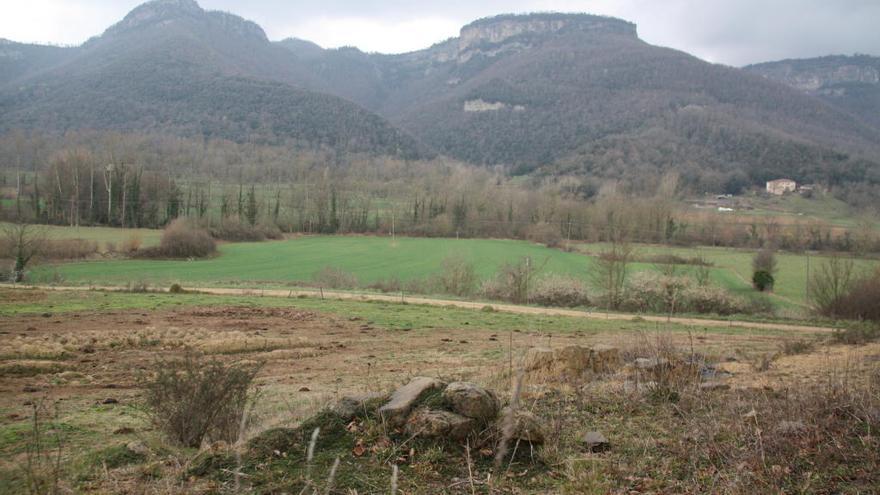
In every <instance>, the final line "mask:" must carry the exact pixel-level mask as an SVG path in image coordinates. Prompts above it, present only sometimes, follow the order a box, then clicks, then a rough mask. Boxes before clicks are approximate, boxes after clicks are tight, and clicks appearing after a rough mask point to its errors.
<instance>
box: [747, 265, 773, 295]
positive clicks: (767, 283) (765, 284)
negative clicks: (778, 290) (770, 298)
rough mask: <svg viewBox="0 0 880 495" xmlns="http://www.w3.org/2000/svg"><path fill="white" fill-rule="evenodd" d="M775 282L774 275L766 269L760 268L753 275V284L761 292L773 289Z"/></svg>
mask: <svg viewBox="0 0 880 495" xmlns="http://www.w3.org/2000/svg"><path fill="white" fill-rule="evenodd" d="M775 282H776V281H775V280H774V278H773V275H772V274H771V273H770V272H768V271H766V270H758V271H756V272H755V273H754V275H752V285H753V286H754V287H755V288H756V289H758V290H759V291H761V292H764V291H769V290H773V284H774V283H775Z"/></svg>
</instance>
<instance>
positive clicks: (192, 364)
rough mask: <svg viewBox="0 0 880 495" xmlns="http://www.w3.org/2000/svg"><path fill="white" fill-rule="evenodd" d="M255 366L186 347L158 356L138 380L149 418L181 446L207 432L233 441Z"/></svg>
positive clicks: (214, 437) (195, 443) (247, 400)
mask: <svg viewBox="0 0 880 495" xmlns="http://www.w3.org/2000/svg"><path fill="white" fill-rule="evenodd" d="M261 366H262V365H261V364H260V363H253V362H249V363H231V364H229V363H224V362H222V361H219V360H217V359H206V358H203V357H201V356H199V355H196V354H193V353H191V352H187V353H186V354H185V355H184V357H183V358H181V359H178V360H171V361H159V362H157V363H156V367H155V369H154V371H153V374H152V375H151V376H149V377H145V378H143V379H142V383H141V385H142V387H143V389H144V395H145V399H144V401H145V406H146V409H147V411H148V412H149V415H150V419H151V420H152V422H153V424H154V425H155V426H156V427H157V428H158V429H159V430H161V431H162V432H163V433H165V435H167V436H168V438H169V439H170V440H171V441H172V442H174V443H177V444H180V445H183V446H186V447H198V446H199V445H201V443H202V441H203V440H205V439H206V438H207V437H210V438H211V439H212V440H223V441H226V442H233V441H235V440H236V439H237V438H238V437H239V432H240V429H241V424H242V421H243V418H244V415H245V412H246V410H247V409H248V407H249V405H250V404H251V402H252V401H253V396H252V394H251V390H250V389H251V384H252V383H253V381H254V378H255V377H256V375H257V372H258V371H259V370H260V368H261Z"/></svg>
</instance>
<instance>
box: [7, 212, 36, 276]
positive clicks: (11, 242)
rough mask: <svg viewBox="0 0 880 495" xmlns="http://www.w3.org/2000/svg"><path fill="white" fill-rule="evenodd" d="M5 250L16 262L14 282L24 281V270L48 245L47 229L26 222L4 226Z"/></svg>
mask: <svg viewBox="0 0 880 495" xmlns="http://www.w3.org/2000/svg"><path fill="white" fill-rule="evenodd" d="M2 232H3V243H4V244H5V246H4V248H5V249H4V250H5V251H7V252H8V255H9V256H10V257H11V258H12V259H13V260H14V263H13V265H12V280H13V281H14V282H16V283H18V282H21V281H23V280H24V269H25V267H27V264H28V263H29V262H30V261H31V259H33V257H34V256H36V255H38V254H39V253H40V251H41V250H42V249H43V247H44V245H45V243H46V229H45V227H42V226H38V225H32V224H28V223H24V222H17V223H7V224H3V227H2Z"/></svg>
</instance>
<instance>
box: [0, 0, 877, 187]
mask: <svg viewBox="0 0 880 495" xmlns="http://www.w3.org/2000/svg"><path fill="white" fill-rule="evenodd" d="M859 60H861V59H859ZM0 64H2V65H0V67H4V68H6V67H8V68H10V69H9V71H8V73H9V74H11V75H8V76H6V82H5V83H4V82H3V81H2V80H0V131H5V132H8V131H12V130H14V129H25V130H29V129H30V130H34V129H39V130H43V131H48V132H67V131H72V130H87V129H90V130H99V131H124V132H134V133H143V132H146V133H149V134H171V135H177V136H180V135H182V136H186V137H191V138H195V139H208V140H212V139H220V140H228V141H233V142H237V143H250V144H254V145H285V146H287V145H290V146H295V147H299V148H309V149H326V150H333V151H335V152H338V153H341V154H342V155H344V154H345V153H351V152H354V153H370V154H373V155H392V156H396V157H402V158H417V157H431V156H433V155H435V154H439V155H444V156H447V157H450V158H454V159H456V160H459V161H462V162H466V163H469V164H473V165H490V166H500V167H501V168H502V169H503V170H505V171H506V172H507V173H509V174H513V175H529V174H531V175H535V176H538V177H556V178H561V177H565V176H577V177H579V178H586V179H590V180H593V181H594V183H596V184H601V183H602V182H603V181H608V180H619V181H622V182H624V183H625V184H628V185H630V186H632V187H635V188H636V189H637V188H638V187H639V184H651V183H653V182H655V181H656V178H657V177H660V176H662V175H664V174H666V173H668V172H675V173H676V174H677V175H678V176H679V177H680V178H681V182H682V184H683V186H685V187H686V188H687V189H688V190H689V191H691V192H694V193H706V192H715V193H721V192H726V193H738V192H740V191H742V190H743V189H744V188H748V187H751V186H760V185H762V184H763V182H764V181H766V180H768V179H773V178H778V177H783V176H785V177H790V178H792V179H795V180H796V181H798V182H803V183H821V184H824V185H826V186H828V187H829V188H832V189H833V190H834V191H835V192H836V193H837V194H838V195H839V196H840V197H845V198H847V200H848V201H851V202H853V203H856V204H862V205H864V204H870V203H871V201H873V199H875V198H876V197H877V196H878V194H877V191H878V189H880V129H878V128H877V127H875V126H873V125H871V124H870V123H869V122H870V120H871V119H870V118H869V117H866V116H865V112H864V111H863V112H862V113H858V112H857V110H858V108H856V107H860V108H862V109H870V104H871V103H870V101H871V100H870V98H868V97H865V98H861V97H858V98H857V97H856V96H857V95H858V94H861V93H858V91H857V87H856V86H853V84H855V83H851V82H845V84H846V85H847V86H846V87H845V88H843V89H841V88H837V87H836V86H835V88H836V89H834V88H832V89H833V90H834V91H836V92H837V93H834V94H838V93H839V95H850V96H846V98H849V99H848V100H847V99H846V98H844V100H845V101H849V103H841V102H842V101H844V100H840V98H841V97H840V96H839V95H838V96H835V97H834V98H837V99H836V100H834V101H831V100H829V98H831V97H830V96H828V97H825V96H822V95H819V97H817V95H814V94H804V93H803V92H802V91H801V90H800V89H796V88H792V87H789V86H787V85H786V84H782V83H780V82H777V81H773V80H768V77H769V76H768V77H763V76H767V74H769V72H768V73H765V74H763V75H759V74H755V73H754V72H755V70H752V69H750V70H742V69H735V68H731V67H724V66H719V65H713V64H710V63H707V62H704V61H702V60H699V59H697V58H695V57H693V56H690V55H688V54H686V53H683V52H679V51H675V50H670V49H666V48H660V47H655V46H652V45H649V44H647V43H645V42H644V41H642V40H640V39H639V38H638V34H637V29H636V26H635V25H634V24H631V23H628V22H626V21H622V20H619V19H613V18H607V17H600V16H592V15H586V14H571V15H570V14H533V15H522V16H519V15H504V16H498V17H493V18H488V19H482V20H479V21H476V22H474V23H471V24H469V25H467V26H465V27H464V28H463V29H462V30H461V34H460V36H459V37H458V38H453V39H450V40H446V41H444V42H441V43H438V44H436V45H434V46H432V47H430V48H428V49H425V50H420V51H417V52H412V53H407V54H401V55H382V54H367V53H363V52H361V51H359V50H357V49H356V48H341V49H332V50H326V49H323V48H321V47H319V46H318V45H316V44H314V43H311V42H308V41H305V40H298V39H287V40H283V41H279V42H271V41H270V40H268V39H267V37H266V35H265V33H264V32H263V30H262V29H261V28H260V27H259V26H257V25H256V24H254V23H252V22H249V21H246V20H244V19H242V18H240V17H237V16H234V15H232V14H227V13H220V12H209V11H205V10H203V9H202V8H201V7H199V5H198V4H196V3H195V2H194V1H192V0H154V1H152V2H149V3H146V4H144V5H142V6H140V7H138V8H137V9H135V10H133V11H132V12H131V13H130V14H129V15H128V16H126V17H125V19H123V20H122V21H121V22H119V23H118V24H116V25H114V26H112V27H110V28H109V29H108V30H107V31H106V32H105V33H104V34H103V35H101V36H99V37H96V38H94V39H92V40H90V41H89V42H87V43H85V44H84V45H83V46H81V47H77V48H65V49H62V48H50V47H35V46H30V45H16V44H10V43H5V44H3V45H0ZM786 70H788V69H786ZM792 70H793V69H792ZM865 70H868V69H865ZM770 72H773V71H770ZM777 72H778V71H777ZM838 72H839V71H838ZM859 73H860V74H861V72H859ZM865 74H867V72H865ZM862 79H864V78H862ZM830 80H832V82H833V81H838V80H837V79H834V78H832V79H830ZM783 82H785V81H783ZM838 82H840V81H838ZM868 82H869V81H868ZM823 84H824V83H823ZM829 84H831V83H829ZM834 84H837V83H834ZM840 84H844V82H840ZM858 84H862V85H863V86H864V84H868V83H867V82H864V81H863V82H860V83H858ZM863 86H858V88H862V89H864V90H865V91H869V88H867V86H864V87H863ZM865 94H867V93H865ZM829 101H831V103H829ZM838 103H840V104H838ZM857 113H858V115H856V114H857ZM342 155H337V159H335V160H334V161H335V162H337V163H344V162H345V161H346V159H345V158H340V157H341V156H342Z"/></svg>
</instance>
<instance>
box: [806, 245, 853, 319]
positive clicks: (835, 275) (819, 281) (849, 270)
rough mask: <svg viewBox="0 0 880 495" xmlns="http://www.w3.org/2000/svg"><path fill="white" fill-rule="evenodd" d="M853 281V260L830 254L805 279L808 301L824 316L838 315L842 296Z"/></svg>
mask: <svg viewBox="0 0 880 495" xmlns="http://www.w3.org/2000/svg"><path fill="white" fill-rule="evenodd" d="M852 282H853V262H852V260H849V259H843V258H841V257H839V256H831V257H830V258H828V259H827V260H826V261H825V263H823V264H822V265H821V266H820V267H819V269H818V270H816V272H815V273H814V274H813V276H812V277H810V280H808V281H807V283H808V284H810V303H811V304H812V305H813V309H814V310H815V311H816V312H817V313H819V314H821V315H824V316H830V317H835V316H839V315H840V312H841V311H840V310H841V308H840V305H841V301H842V299H843V297H844V296H845V295H846V294H847V293H848V292H849V290H850V286H851V285H852Z"/></svg>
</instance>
